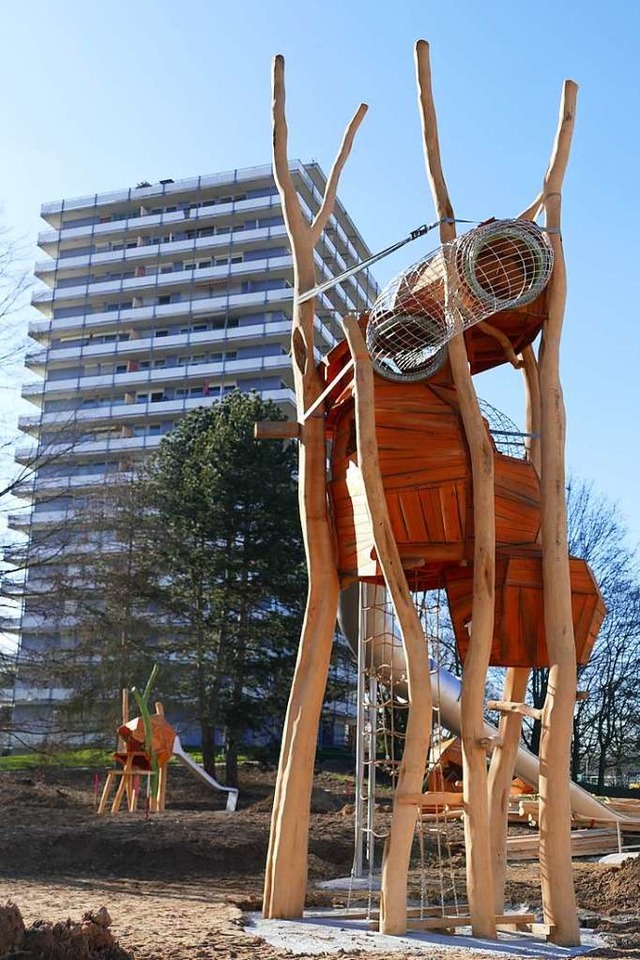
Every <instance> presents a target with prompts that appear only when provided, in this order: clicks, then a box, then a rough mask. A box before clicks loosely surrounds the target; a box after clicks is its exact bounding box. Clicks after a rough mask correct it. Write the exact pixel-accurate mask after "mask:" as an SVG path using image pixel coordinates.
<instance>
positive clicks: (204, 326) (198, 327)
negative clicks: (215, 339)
mask: <svg viewBox="0 0 640 960" xmlns="http://www.w3.org/2000/svg"><path fill="white" fill-rule="evenodd" d="M191 329H192V330H193V332H194V333H202V332H203V330H207V329H208V327H207V324H206V323H194V325H193V327H192V328H191Z"/></svg>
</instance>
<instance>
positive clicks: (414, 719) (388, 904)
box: [342, 316, 433, 934]
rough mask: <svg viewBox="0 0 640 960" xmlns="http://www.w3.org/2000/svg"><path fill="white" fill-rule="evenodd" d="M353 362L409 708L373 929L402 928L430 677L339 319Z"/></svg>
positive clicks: (358, 365)
mask: <svg viewBox="0 0 640 960" xmlns="http://www.w3.org/2000/svg"><path fill="white" fill-rule="evenodd" d="M342 324H343V327H344V331H345V335H346V338H347V342H348V344H349V349H350V351H351V356H352V358H353V360H354V364H355V422H356V443H357V451H358V466H359V468H360V472H361V474H362V480H363V485H364V491H365V497H366V502H367V511H368V513H369V519H370V521H371V528H372V531H373V541H374V544H375V548H376V554H377V557H378V563H379V564H380V567H381V569H382V573H383V576H384V579H385V584H386V586H387V590H388V591H389V593H390V595H391V599H392V601H393V607H394V610H395V612H396V617H397V619H398V624H399V626H400V632H401V634H402V640H403V644H404V650H405V656H406V675H407V690H408V700H409V713H408V717H407V727H406V731H405V743H404V752H403V755H402V762H401V764H400V767H399V770H398V780H397V785H396V792H395V796H394V804H393V815H392V818H391V826H390V829H389V837H388V839H387V843H386V846H385V852H384V861H383V865H382V887H381V895H380V932H381V933H388V934H403V933H406V930H407V873H408V870H409V858H410V855H411V845H412V842H413V835H414V830H415V824H416V816H417V811H418V808H417V807H416V806H415V805H407V804H406V803H404V802H403V797H405V796H406V795H407V794H412V795H415V794H421V793H422V783H423V780H424V774H425V767H426V763H427V753H428V750H429V743H430V740H431V711H432V708H433V705H432V698H431V679H430V675H429V656H428V653H427V641H426V637H425V635H424V631H423V629H422V626H421V624H420V618H419V617H418V613H417V610H416V608H415V604H414V602H413V599H412V597H411V593H410V591H409V586H408V584H407V579H406V576H405V573H404V570H403V569H402V561H401V559H400V553H399V551H398V545H397V544H396V541H395V537H394V535H393V529H392V526H391V520H390V519H389V511H388V509H387V502H386V499H385V493H384V486H383V483H382V476H381V473H380V466H379V461H378V441H377V439H376V424H375V398H374V381H373V368H372V366H371V358H370V356H369V353H368V351H367V347H366V344H365V342H364V337H363V336H362V333H361V331H360V327H359V326H358V322H357V320H356V319H355V317H351V316H350V317H345V318H344V319H343V321H342Z"/></svg>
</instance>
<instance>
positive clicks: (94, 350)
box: [25, 320, 320, 369]
mask: <svg viewBox="0 0 640 960" xmlns="http://www.w3.org/2000/svg"><path fill="white" fill-rule="evenodd" d="M319 322H320V321H318V323H319ZM290 333H291V322H290V321H289V320H279V321H276V322H274V323H260V324H254V325H252V326H246V327H229V328H227V329H226V330H203V331H199V332H197V333H193V332H190V333H176V334H172V335H171V336H168V337H140V338H139V339H137V340H120V341H117V342H115V343H91V341H88V342H87V343H86V344H82V345H77V346H73V347H51V348H50V349H49V351H48V354H47V351H46V350H42V351H38V352H36V351H33V355H34V357H36V359H35V360H34V361H33V366H34V367H35V366H39V365H40V360H39V357H40V356H41V354H42V355H44V356H45V357H46V358H47V363H48V366H49V368H50V369H51V368H52V367H53V366H57V367H60V366H63V365H64V363H65V362H66V363H73V364H74V366H75V365H77V363H78V362H79V360H80V359H82V360H83V361H86V360H91V359H93V358H96V359H100V358H101V357H112V358H113V359H114V361H115V360H125V359H136V358H139V357H142V356H145V357H146V356H149V355H150V354H151V353H153V356H154V358H156V359H157V358H158V357H162V355H163V354H166V353H169V352H175V351H176V350H180V351H182V350H187V349H189V348H191V347H198V346H216V345H219V346H221V347H222V346H226V345H229V346H233V347H234V348H235V347H240V346H249V345H250V344H252V343H254V342H255V341H256V340H259V341H260V342H261V343H272V342H273V341H274V340H277V341H281V342H283V343H285V342H287V341H288V337H289V335H290ZM25 362H26V363H27V366H31V365H32V362H31V360H30V357H28V358H27V360H26V361H25Z"/></svg>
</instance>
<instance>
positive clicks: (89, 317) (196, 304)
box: [29, 288, 293, 338]
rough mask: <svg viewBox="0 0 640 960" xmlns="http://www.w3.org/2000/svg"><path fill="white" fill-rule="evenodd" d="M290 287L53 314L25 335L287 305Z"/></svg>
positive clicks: (290, 291) (31, 325)
mask: <svg viewBox="0 0 640 960" xmlns="http://www.w3.org/2000/svg"><path fill="white" fill-rule="evenodd" d="M292 297H293V290H292V289H291V288H283V289H278V290H266V291H258V292H256V293H238V294H228V293H222V294H221V295H220V296H218V297H207V298H206V299H202V300H185V301H182V302H180V303H171V304H168V305H166V306H165V305H163V306H155V307H132V308H129V309H127V310H117V311H115V310H114V311H107V312H104V313H92V314H83V315H81V316H78V317H57V318H56V319H54V320H45V321H44V326H41V325H39V324H38V323H37V322H36V323H31V324H30V325H29V336H30V337H34V338H35V337H37V336H38V334H39V333H43V332H45V331H46V332H47V333H51V334H56V333H60V334H66V333H69V332H71V331H74V330H78V331H80V332H81V333H82V334H85V335H86V332H87V330H90V331H92V332H93V331H94V330H95V329H99V328H100V327H108V328H110V329H113V328H114V327H115V326H116V324H117V323H120V324H127V325H128V324H130V325H131V326H133V327H136V326H138V325H142V324H149V323H151V322H152V321H155V320H160V321H161V322H169V321H170V320H175V321H176V322H177V323H181V322H182V321H183V319H184V318H185V317H193V319H194V320H197V319H198V317H199V316H202V314H211V313H224V314H226V313H236V312H242V310H247V311H250V310H255V309H256V307H267V306H270V307H273V306H275V305H277V306H280V307H285V306H289V308H290V305H291V300H292Z"/></svg>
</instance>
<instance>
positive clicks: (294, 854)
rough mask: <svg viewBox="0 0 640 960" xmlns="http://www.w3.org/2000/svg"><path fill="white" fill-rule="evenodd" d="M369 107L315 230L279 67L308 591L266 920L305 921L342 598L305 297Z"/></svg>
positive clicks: (281, 171)
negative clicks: (317, 769)
mask: <svg viewBox="0 0 640 960" xmlns="http://www.w3.org/2000/svg"><path fill="white" fill-rule="evenodd" d="M366 110H367V108H366V105H365V104H361V105H360V107H359V109H358V110H357V111H356V113H355V115H354V117H353V119H352V120H351V122H350V124H349V126H348V128H347V131H346V133H345V136H344V139H343V142H342V145H341V147H340V150H339V152H338V156H337V159H336V161H335V163H334V165H333V168H332V170H331V173H330V175H329V179H328V181H327V187H326V191H325V196H324V198H323V200H322V204H321V206H320V210H319V211H318V213H317V215H316V217H315V219H314V221H313V223H311V224H308V223H307V221H306V220H305V218H304V215H303V213H302V209H301V207H300V203H299V201H298V196H297V193H296V189H295V186H294V183H293V180H292V177H291V173H290V170H289V161H288V156H287V122H286V116H285V87H284V58H283V57H281V56H278V57H276V58H275V60H274V65H273V163H274V173H275V179H276V183H277V186H278V190H279V192H280V196H281V198H282V206H283V211H284V219H285V223H286V226H287V232H288V235H289V241H290V243H291V252H292V256H293V265H294V303H293V324H292V331H291V351H292V356H293V376H294V383H295V391H296V402H297V411H298V422H299V424H300V433H299V451H300V460H299V470H298V475H299V503H300V518H301V523H302V532H303V536H304V542H305V550H306V556H307V569H308V576H309V587H308V593H307V605H306V612H305V618H304V623H303V627H302V634H301V637H300V646H299V650H298V659H297V662H296V666H295V672H294V677H293V682H292V685H291V692H290V696H289V706H288V709H287V715H286V718H285V722H284V729H283V735H282V745H281V752H280V763H279V767H278V776H277V780H276V789H275V797H274V803H273V813H272V817H271V834H270V838H269V850H268V854H267V865H266V875H265V888H264V906H263V911H264V916H265V917H270V918H276V917H279V918H293V917H299V916H301V915H302V911H303V908H304V901H305V893H306V883H307V850H308V834H309V808H310V802H311V786H312V782H313V764H314V759H315V753H316V742H317V737H318V725H319V722H320V713H321V709H322V702H323V698H324V691H325V688H326V682H327V675H328V670H329V660H330V657H331V648H332V644H333V635H334V631H335V623H336V614H337V609H338V595H339V590H340V584H339V578H338V572H337V569H336V563H335V557H334V545H333V537H332V532H331V527H330V524H329V518H328V515H327V495H326V476H325V463H326V439H325V427H324V419H323V417H322V412H323V410H322V408H320V409H318V416H317V417H309V418H307V419H305V413H306V411H307V410H308V409H309V408H310V407H311V405H312V404H313V403H314V402H315V401H316V400H317V399H318V397H319V395H320V393H321V392H322V383H321V380H320V377H319V375H318V372H317V370H316V364H315V360H314V352H313V350H314V337H313V331H314V327H313V319H314V301H313V300H307V301H305V302H304V303H300V302H299V297H300V296H301V295H302V294H303V293H305V292H306V291H308V290H311V289H312V288H313V287H314V286H315V283H316V277H315V267H314V259H313V249H314V246H315V244H316V243H317V241H318V240H319V238H320V236H321V234H322V231H323V229H324V227H325V225H326V223H327V220H328V219H329V216H330V215H331V212H332V209H333V205H334V202H335V196H336V191H337V186H338V180H339V177H340V173H341V172H342V168H343V166H344V164H345V162H346V160H347V157H348V155H349V152H350V150H351V145H352V143H353V139H354V137H355V134H356V131H357V129H358V127H359V125H360V123H361V122H362V119H363V117H364V114H365V113H366Z"/></svg>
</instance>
